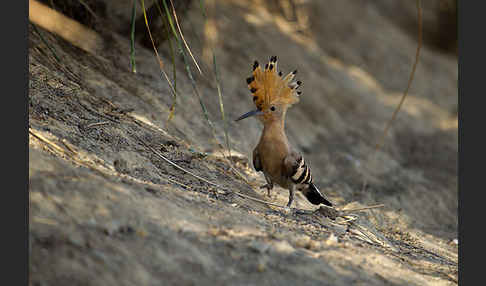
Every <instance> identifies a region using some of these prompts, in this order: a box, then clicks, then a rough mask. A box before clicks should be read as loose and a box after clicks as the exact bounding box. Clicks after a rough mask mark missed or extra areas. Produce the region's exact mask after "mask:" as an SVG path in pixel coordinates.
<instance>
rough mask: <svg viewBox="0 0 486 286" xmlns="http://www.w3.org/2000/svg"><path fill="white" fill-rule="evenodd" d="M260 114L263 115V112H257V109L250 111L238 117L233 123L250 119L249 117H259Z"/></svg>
mask: <svg viewBox="0 0 486 286" xmlns="http://www.w3.org/2000/svg"><path fill="white" fill-rule="evenodd" d="M261 114H263V112H262V111H260V110H258V109H257V110H252V111H250V112H247V113H245V114H243V115H242V116H240V117H238V118H237V119H235V121H240V120H241V119H245V118H247V117H250V116H255V115H261Z"/></svg>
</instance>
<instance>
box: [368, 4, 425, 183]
mask: <svg viewBox="0 0 486 286" xmlns="http://www.w3.org/2000/svg"><path fill="white" fill-rule="evenodd" d="M417 17H418V44H417V50H416V51H415V62H414V63H413V67H412V72H411V73H410V78H409V79H408V84H407V88H406V89H405V91H404V93H403V95H402V98H401V99H400V103H399V104H398V106H397V107H396V108H395V110H394V111H393V115H392V118H391V119H390V120H389V121H388V122H387V125H386V127H385V130H384V131H383V135H382V136H381V139H380V141H378V143H377V144H376V146H375V151H374V152H373V157H372V159H371V160H372V161H374V160H375V159H376V154H377V153H378V151H379V150H380V149H381V148H382V147H383V145H384V144H385V138H386V135H387V134H388V130H389V129H390V127H391V125H392V123H393V122H394V121H395V118H396V117H397V114H398V111H399V110H400V108H401V107H402V105H403V102H404V101H405V98H406V97H407V95H408V90H409V89H410V86H411V85H412V81H413V78H414V75H415V70H416V69H417V64H418V61H419V54H420V49H421V47H422V8H421V7H420V0H417ZM367 184H368V182H367V179H366V178H365V179H364V181H363V186H362V189H361V191H363V192H364V190H365V189H366V185H367Z"/></svg>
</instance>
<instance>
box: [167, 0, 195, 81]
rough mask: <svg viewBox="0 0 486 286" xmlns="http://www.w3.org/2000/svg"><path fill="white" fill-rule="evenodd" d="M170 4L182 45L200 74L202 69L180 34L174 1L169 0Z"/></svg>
mask: <svg viewBox="0 0 486 286" xmlns="http://www.w3.org/2000/svg"><path fill="white" fill-rule="evenodd" d="M170 5H171V6H172V14H173V15H174V20H175V22H176V25H177V29H178V30H179V34H180V35H181V39H182V41H183V42H184V45H185V46H186V49H187V51H188V52H189V55H191V58H192V60H193V61H194V64H195V65H196V67H197V70H198V71H199V73H200V74H202V71H201V69H200V68H199V65H198V64H197V61H196V59H195V58H194V56H193V55H192V52H191V49H189V45H187V42H186V39H184V35H183V34H182V30H181V27H180V25H179V20H178V19H177V14H176V11H175V8H174V3H173V2H172V0H170Z"/></svg>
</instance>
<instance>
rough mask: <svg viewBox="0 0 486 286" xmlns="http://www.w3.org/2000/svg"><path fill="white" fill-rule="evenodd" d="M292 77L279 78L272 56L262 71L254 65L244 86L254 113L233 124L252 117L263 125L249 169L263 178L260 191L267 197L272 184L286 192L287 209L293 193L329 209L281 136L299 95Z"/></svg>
mask: <svg viewBox="0 0 486 286" xmlns="http://www.w3.org/2000/svg"><path fill="white" fill-rule="evenodd" d="M296 73H297V71H293V72H291V73H289V74H288V75H286V76H285V77H282V73H281V72H277V57H276V56H273V57H271V58H270V62H269V63H267V64H266V65H265V69H264V70H263V71H262V69H261V67H260V65H259V64H258V62H257V61H255V63H254V64H253V73H252V76H251V77H249V78H247V79H246V82H247V84H248V88H249V89H250V91H251V93H252V95H253V101H254V103H255V106H256V107H257V109H256V110H253V111H250V112H248V113H246V114H244V115H242V116H240V117H239V118H238V119H237V121H238V120H241V119H244V118H247V117H250V116H256V117H257V118H258V119H259V120H260V121H261V122H262V123H263V132H262V136H261V137H260V140H259V142H258V144H257V146H256V147H255V149H254V150H253V166H254V167H255V170H257V171H262V172H263V174H264V175H265V179H266V181H267V184H266V185H265V186H262V187H266V188H267V189H268V192H269V194H270V190H271V189H272V188H273V183H276V184H278V185H280V186H281V187H283V188H286V189H288V190H289V201H288V203H287V207H290V205H291V204H292V201H293V199H294V192H295V190H296V189H297V190H299V191H301V192H302V193H303V194H304V195H305V196H306V198H307V199H308V200H309V201H310V202H311V203H313V204H316V205H318V204H321V203H323V204H325V205H328V206H332V204H331V203H330V202H329V201H328V200H327V199H326V198H325V197H324V196H323V195H322V194H321V193H320V191H319V190H318V189H317V187H316V186H315V185H314V184H313V183H312V175H311V172H310V168H309V167H308V166H307V165H306V164H305V161H304V158H303V157H302V156H301V155H300V154H299V153H298V152H296V151H294V150H293V148H292V147H291V146H290V144H289V142H288V140H287V136H286V135H285V115H286V112H287V109H288V108H289V107H290V106H291V105H292V104H295V103H297V102H298V101H299V95H300V91H297V90H296V89H297V88H298V87H299V86H300V85H301V82H300V81H295V82H293V81H292V80H293V79H294V76H295V74H296Z"/></svg>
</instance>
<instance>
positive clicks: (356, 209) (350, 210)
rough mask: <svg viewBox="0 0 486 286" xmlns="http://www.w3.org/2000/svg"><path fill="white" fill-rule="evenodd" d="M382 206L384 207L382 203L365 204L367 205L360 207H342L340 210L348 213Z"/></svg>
mask: <svg viewBox="0 0 486 286" xmlns="http://www.w3.org/2000/svg"><path fill="white" fill-rule="evenodd" d="M383 207H385V205H384V204H379V205H374V206H367V207H362V208H354V209H343V210H340V211H341V212H346V213H350V212H357V211H364V210H370V209H377V208H383Z"/></svg>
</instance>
